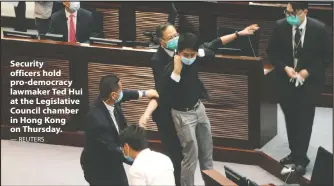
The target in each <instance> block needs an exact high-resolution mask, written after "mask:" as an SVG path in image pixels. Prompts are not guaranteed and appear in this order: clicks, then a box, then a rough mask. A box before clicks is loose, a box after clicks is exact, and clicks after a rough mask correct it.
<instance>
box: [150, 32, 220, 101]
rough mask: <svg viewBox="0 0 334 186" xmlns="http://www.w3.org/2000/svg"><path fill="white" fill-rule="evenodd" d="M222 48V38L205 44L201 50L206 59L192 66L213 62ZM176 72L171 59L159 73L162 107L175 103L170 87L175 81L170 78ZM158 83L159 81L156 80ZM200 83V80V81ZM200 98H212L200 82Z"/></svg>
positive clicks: (159, 91)
mask: <svg viewBox="0 0 334 186" xmlns="http://www.w3.org/2000/svg"><path fill="white" fill-rule="evenodd" d="M220 46H222V42H221V40H220V38H216V39H214V40H212V41H211V42H208V43H204V44H202V45H201V46H200V49H203V50H204V53H205V56H204V57H197V58H196V61H195V62H194V64H192V65H199V62H200V61H212V60H214V59H215V53H216V51H217V49H218V47H220ZM173 70H174V60H173V58H169V62H168V64H167V65H165V66H164V67H163V69H161V71H158V72H157V73H159V74H160V76H159V79H158V81H159V84H158V85H157V84H156V86H158V89H157V90H158V93H159V98H160V100H159V104H162V105H170V103H171V102H173V98H172V97H171V95H173V93H171V91H174V90H173V88H171V87H170V86H171V85H172V84H173V83H174V80H172V79H171V78H170V75H171V73H172V72H173ZM156 81H157V80H156ZM199 81H200V80H199ZM200 84H201V85H200V86H201V89H200V98H206V99H207V100H210V96H209V94H208V92H207V90H206V89H205V87H204V85H203V83H202V82H201V81H200Z"/></svg>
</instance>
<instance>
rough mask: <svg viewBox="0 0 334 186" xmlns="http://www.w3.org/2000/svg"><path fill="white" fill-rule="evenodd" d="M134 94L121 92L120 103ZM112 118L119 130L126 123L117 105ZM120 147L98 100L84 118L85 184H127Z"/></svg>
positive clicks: (135, 95)
mask: <svg viewBox="0 0 334 186" xmlns="http://www.w3.org/2000/svg"><path fill="white" fill-rule="evenodd" d="M138 98H139V93H138V91H129V90H123V99H122V101H121V102H124V101H128V100H133V99H138ZM114 106H115V117H116V118H118V121H117V122H118V127H119V130H120V131H121V130H123V129H124V128H125V127H126V125H127V123H126V120H125V117H124V115H123V112H122V108H121V103H116V104H115V105H114ZM121 146H122V144H121V142H120V138H119V134H118V133H117V129H116V127H115V125H114V122H113V120H112V118H111V116H110V113H109V111H108V110H107V108H106V106H105V105H104V103H103V101H102V100H101V99H100V98H98V99H97V100H96V103H95V104H94V106H93V107H91V108H90V111H89V113H88V115H87V117H86V124H85V146H84V150H83V152H82V155H81V156H82V157H81V161H82V162H81V163H82V166H83V170H84V175H85V178H86V180H87V181H88V182H91V183H95V184H97V183H98V184H102V185H106V184H108V185H127V183H128V182H127V177H126V173H125V170H124V167H123V162H125V163H129V162H126V159H125V158H124V155H123V153H122V151H121V149H120V147H121Z"/></svg>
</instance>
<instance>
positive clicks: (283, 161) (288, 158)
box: [279, 154, 293, 165]
mask: <svg viewBox="0 0 334 186" xmlns="http://www.w3.org/2000/svg"><path fill="white" fill-rule="evenodd" d="M279 162H280V164H283V165H286V164H292V163H293V161H292V156H291V154H289V155H287V156H286V157H285V158H283V159H281V160H280V161H279Z"/></svg>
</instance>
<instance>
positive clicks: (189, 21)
mask: <svg viewBox="0 0 334 186" xmlns="http://www.w3.org/2000/svg"><path fill="white" fill-rule="evenodd" d="M167 19H168V14H166V13H158V12H142V11H136V40H137V41H146V42H149V38H147V37H146V36H144V35H143V32H145V31H151V32H152V31H153V32H155V28H156V27H157V26H158V25H159V24H162V23H166V22H167ZM180 25H181V27H180ZM175 27H176V28H177V30H178V31H179V32H180V31H181V32H185V31H190V32H193V33H195V34H199V16H195V15H178V16H177V17H176V20H175Z"/></svg>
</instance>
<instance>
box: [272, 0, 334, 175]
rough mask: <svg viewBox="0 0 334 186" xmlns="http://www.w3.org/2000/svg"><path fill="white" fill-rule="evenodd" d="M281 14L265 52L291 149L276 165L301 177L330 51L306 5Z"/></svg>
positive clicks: (297, 4) (324, 34)
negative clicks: (286, 166)
mask: <svg viewBox="0 0 334 186" xmlns="http://www.w3.org/2000/svg"><path fill="white" fill-rule="evenodd" d="M284 13H285V15H286V18H284V19H281V20H278V21H277V22H276V26H275V28H274V30H273V34H272V37H271V40H270V42H269V45H268V49H267V53H268V56H269V59H270V62H271V63H272V64H273V65H274V66H275V72H276V75H277V83H278V86H277V87H278V89H279V96H280V97H279V103H280V105H281V108H282V110H283V113H284V116H285V123H286V128H287V136H288V141H289V148H290V150H291V154H289V155H288V156H286V157H285V158H283V159H282V160H281V161H280V162H281V163H282V164H295V168H296V172H298V173H300V174H302V175H303V174H305V171H306V166H307V165H308V164H309V162H310V160H309V158H308V157H307V150H308V146H309V142H310V138H311V133H312V126H313V119H314V113H315V103H316V101H317V99H318V97H319V95H320V93H321V90H322V88H323V86H324V80H325V68H326V66H327V64H329V63H330V62H332V61H333V60H332V51H333V50H332V49H331V44H330V39H329V38H328V33H327V31H326V27H325V25H324V24H323V23H322V22H320V21H318V20H316V19H313V18H310V17H308V16H307V13H308V3H307V2H290V3H289V4H288V6H287V8H286V10H285V12H284Z"/></svg>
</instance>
